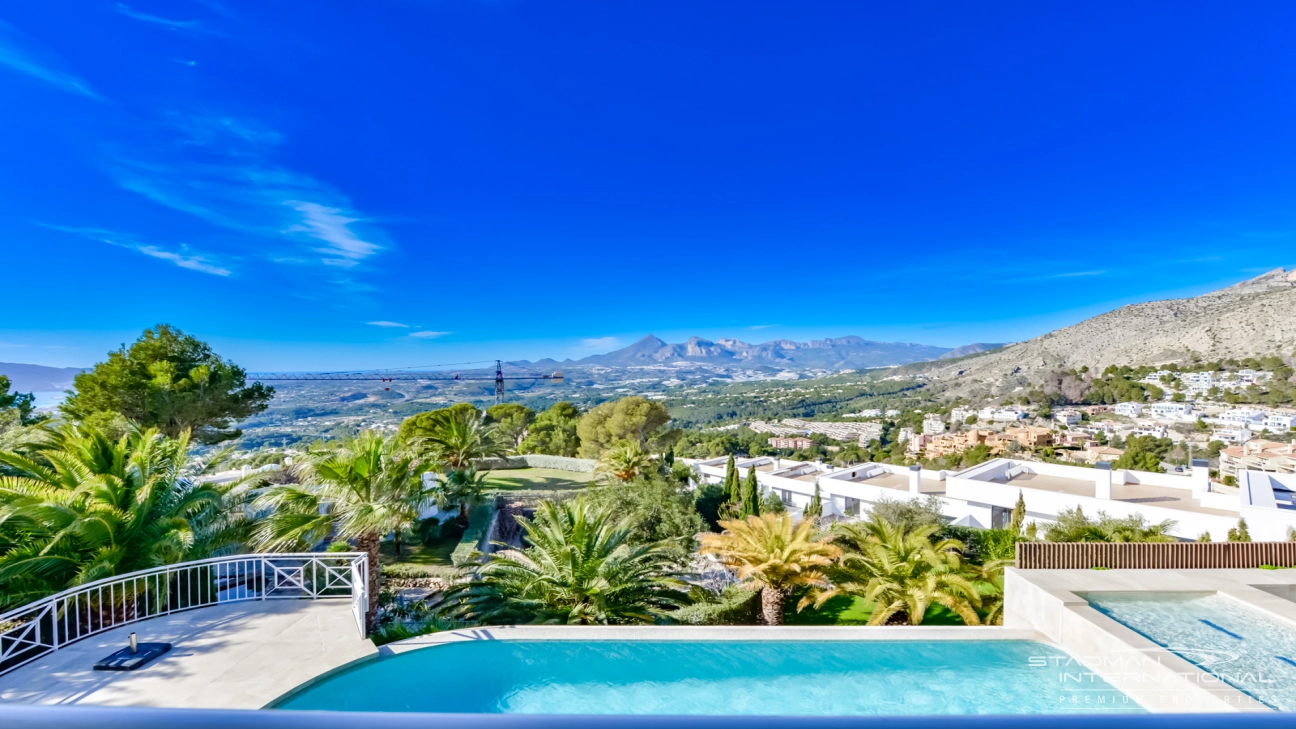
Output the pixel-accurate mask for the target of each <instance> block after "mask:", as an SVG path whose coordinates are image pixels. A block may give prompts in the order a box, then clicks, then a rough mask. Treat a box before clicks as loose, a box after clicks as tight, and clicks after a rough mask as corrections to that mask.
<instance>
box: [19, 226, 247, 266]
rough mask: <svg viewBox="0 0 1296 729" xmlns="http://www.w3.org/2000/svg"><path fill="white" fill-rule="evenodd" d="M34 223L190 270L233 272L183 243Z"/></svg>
mask: <svg viewBox="0 0 1296 729" xmlns="http://www.w3.org/2000/svg"><path fill="white" fill-rule="evenodd" d="M36 224H37V225H39V226H41V227H43V228H49V229H50V230H57V231H60V232H63V233H71V234H73V235H79V236H81V237H82V238H88V239H90V240H94V241H99V242H100V243H107V244H108V245H111V246H117V247H118V248H125V249H127V250H132V251H135V252H136V253H142V254H144V255H146V256H148V257H150V258H156V259H158V260H162V261H168V262H170V263H174V264H175V265H177V266H179V267H180V268H185V269H188V270H190V271H198V272H200V273H210V274H211V275H213V276H229V275H230V274H231V273H233V272H232V271H231V270H230V269H228V268H225V267H224V266H222V265H219V264H218V263H216V262H214V261H213V260H212V259H210V258H208V257H207V256H203V255H195V254H191V253H189V251H188V249H189V247H188V246H185V245H181V246H180V250H178V251H177V250H170V249H167V248H163V247H162V246H159V245H155V244H152V243H145V242H143V241H141V240H140V239H139V238H138V237H137V236H133V235H130V234H129V233H118V232H115V231H111V230H105V229H103V228H70V227H66V226H61V225H50V224H47V223H39V222H38V223H36Z"/></svg>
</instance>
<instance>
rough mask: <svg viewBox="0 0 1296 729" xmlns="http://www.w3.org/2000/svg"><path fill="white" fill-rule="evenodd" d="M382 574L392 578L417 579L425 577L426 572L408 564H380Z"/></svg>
mask: <svg viewBox="0 0 1296 729" xmlns="http://www.w3.org/2000/svg"><path fill="white" fill-rule="evenodd" d="M382 576H383V577H390V578H391V579H393V580H417V579H420V578H423V577H427V576H428V573H427V572H426V571H425V570H423V569H421V568H419V567H415V566H414V565H410V564H385V565H383V566H382Z"/></svg>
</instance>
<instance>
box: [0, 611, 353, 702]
mask: <svg viewBox="0 0 1296 729" xmlns="http://www.w3.org/2000/svg"><path fill="white" fill-rule="evenodd" d="M131 632H135V633H138V634H139V640H140V642H152V643H159V642H160V643H171V644H172V648H171V651H170V652H169V653H167V654H166V655H164V656H162V657H161V658H158V659H157V660H155V661H153V662H152V663H150V664H149V665H147V666H145V667H144V668H142V669H140V670H138V671H132V672H111V671H95V670H93V668H92V666H93V665H94V663H95V661H97V660H99V659H101V658H103V657H104V656H107V655H109V654H110V653H112V652H113V651H115V650H117V649H118V648H122V647H124V646H126V645H127V642H128V636H129V635H130V633H131ZM376 655H378V649H377V648H376V647H375V646H374V644H373V643H372V642H370V641H369V640H368V639H362V638H361V637H360V634H359V631H358V630H357V628H356V624H355V618H354V617H353V615H352V613H351V602H350V600H266V601H263V602H262V601H253V602H240V603H232V604H229V605H220V606H217V607H210V608H201V609H198V610H191V611H188V612H184V613H177V614H175V615H168V616H165V617H160V618H153V619H151V620H144V621H141V622H139V623H135V624H134V625H128V626H124V627H121V628H116V629H114V630H110V631H107V632H105V633H102V634H100V635H96V636H94V637H91V638H86V639H85V640H82V641H80V642H78V643H74V644H72V645H71V646H69V647H67V648H64V649H62V650H59V651H55V652H54V653H51V654H49V655H47V656H44V657H42V658H40V659H38V660H36V661H33V662H32V663H29V664H27V665H26V666H23V667H21V668H18V669H16V670H14V671H11V672H9V673H7V674H5V675H3V676H0V702H5V703H18V704H42V705H54V704H63V705H67V704H88V705H98V706H161V707H175V708H227V709H259V708H261V707H263V706H265V705H266V704H268V703H270V702H271V701H273V700H274V699H276V698H278V697H279V696H281V695H283V694H284V693H286V692H288V691H290V690H291V689H293V688H295V687H297V686H299V685H301V684H302V683H305V682H307V681H309V680H311V679H314V678H316V677H318V676H321V675H323V674H325V673H328V672H330V671H333V670H335V669H337V668H340V667H342V666H345V665H348V664H350V663H352V662H355V661H358V660H363V659H366V658H370V657H373V656H376Z"/></svg>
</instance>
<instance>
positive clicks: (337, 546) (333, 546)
mask: <svg viewBox="0 0 1296 729" xmlns="http://www.w3.org/2000/svg"><path fill="white" fill-rule="evenodd" d="M324 551H325V552H354V551H355V547H352V546H351V544H350V542H348V541H346V540H345V539H340V540H338V541H336V542H330V543H329V545H328V547H327V548H326V549H325V550H324Z"/></svg>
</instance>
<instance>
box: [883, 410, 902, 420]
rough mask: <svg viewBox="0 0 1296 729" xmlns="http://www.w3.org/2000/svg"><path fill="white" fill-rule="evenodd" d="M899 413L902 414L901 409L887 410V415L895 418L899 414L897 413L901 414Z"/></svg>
mask: <svg viewBox="0 0 1296 729" xmlns="http://www.w3.org/2000/svg"><path fill="white" fill-rule="evenodd" d="M899 414H900V411H899V410H888V411H886V416H887V417H888V418H894V417H895V416H897V415H899Z"/></svg>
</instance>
